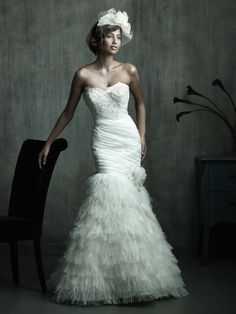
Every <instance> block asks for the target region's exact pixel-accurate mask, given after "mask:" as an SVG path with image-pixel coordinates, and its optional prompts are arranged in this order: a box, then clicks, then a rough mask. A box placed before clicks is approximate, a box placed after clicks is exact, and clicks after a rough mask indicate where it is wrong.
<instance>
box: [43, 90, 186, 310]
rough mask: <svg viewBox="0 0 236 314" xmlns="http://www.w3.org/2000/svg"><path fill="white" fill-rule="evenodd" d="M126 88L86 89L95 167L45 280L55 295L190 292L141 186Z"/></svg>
mask: <svg viewBox="0 0 236 314" xmlns="http://www.w3.org/2000/svg"><path fill="white" fill-rule="evenodd" d="M128 95H129V90H128V88H127V85H126V86H125V85H123V84H116V85H115V86H113V87H111V88H109V89H107V90H100V89H96V88H95V89H87V91H86V92H85V100H86V103H87V104H88V106H89V108H90V110H91V111H92V113H93V115H94V128H93V133H92V137H91V147H92V152H93V157H94V160H95V164H96V168H97V172H96V173H94V174H93V175H91V176H90V177H89V178H88V179H87V180H86V182H85V195H84V197H83V200H82V204H81V206H80V208H79V209H78V212H77V215H76V218H75V221H74V225H73V228H72V229H71V231H70V233H69V235H68V237H67V239H66V242H65V243H66V247H67V249H66V251H65V253H64V254H63V256H62V257H61V258H60V259H59V260H58V265H57V267H56V269H55V271H54V272H53V273H51V274H50V278H49V280H48V281H47V284H48V288H49V290H50V291H51V297H52V300H54V301H55V302H58V303H67V304H77V305H99V304H120V303H131V302H139V301H151V300H156V299H159V298H163V297H168V296H173V297H181V296H186V295H188V294H189V293H188V291H187V290H186V288H185V284H184V282H183V279H182V276H181V271H180V269H179V267H178V265H177V263H178V261H177V259H176V258H175V256H174V255H173V254H172V251H171V250H172V246H171V245H170V244H169V243H168V241H167V240H166V236H165V234H164V232H163V231H162V229H161V226H160V224H159V222H158V220H157V217H156V215H155V214H154V212H153V210H152V200H153V199H152V197H151V196H150V195H149V194H148V192H147V190H146V188H145V186H144V182H145V179H146V171H145V169H144V168H143V167H142V166H141V142H140V138H139V133H138V130H137V128H136V125H135V123H134V121H133V120H132V119H131V117H130V116H129V115H128V113H127V106H128ZM109 106H110V107H109Z"/></svg>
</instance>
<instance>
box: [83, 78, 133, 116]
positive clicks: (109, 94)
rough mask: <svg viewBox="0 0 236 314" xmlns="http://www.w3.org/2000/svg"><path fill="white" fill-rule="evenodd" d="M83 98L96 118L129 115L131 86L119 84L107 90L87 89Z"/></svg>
mask: <svg viewBox="0 0 236 314" xmlns="http://www.w3.org/2000/svg"><path fill="white" fill-rule="evenodd" d="M83 98H84V100H85V102H86V104H87V106H88V107H89V109H90V111H91V112H92V114H93V116H94V117H98V116H106V115H109V116H112V117H116V116H117V115H119V114H127V113H128V103H129V85H127V84H125V83H122V82H118V83H116V84H114V85H111V86H109V87H107V88H106V89H103V88H99V87H85V89H84V92H83Z"/></svg>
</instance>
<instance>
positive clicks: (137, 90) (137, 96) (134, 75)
mask: <svg viewBox="0 0 236 314" xmlns="http://www.w3.org/2000/svg"><path fill="white" fill-rule="evenodd" d="M128 71H129V77H130V85H129V86H130V91H131V93H132V95H133V97H134V100H135V110H136V118H137V128H138V130H139V134H140V138H141V144H142V151H141V154H142V156H141V160H142V161H143V159H144V158H145V155H146V151H147V145H146V139H145V133H146V108H145V104H144V99H143V95H142V91H141V86H140V79H139V74H138V70H137V68H136V67H135V66H134V65H133V64H129V69H128Z"/></svg>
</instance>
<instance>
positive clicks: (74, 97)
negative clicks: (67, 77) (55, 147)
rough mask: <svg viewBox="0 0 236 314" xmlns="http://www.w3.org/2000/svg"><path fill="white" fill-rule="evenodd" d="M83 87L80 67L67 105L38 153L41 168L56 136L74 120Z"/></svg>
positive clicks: (72, 84)
mask: <svg viewBox="0 0 236 314" xmlns="http://www.w3.org/2000/svg"><path fill="white" fill-rule="evenodd" d="M82 88H83V70H82V69H79V70H77V71H76V72H75V73H74V77H73V80H72V83H71V88H70V95H69V98H68V101H67V104H66V106H65V109H64V110H63V111H62V113H61V114H60V116H59V118H58V119H57V121H56V123H55V125H54V127H53V129H52V131H51V132H50V134H49V136H48V138H47V140H46V143H45V145H44V147H43V148H42V150H41V152H40V153H39V155H38V163H39V167H40V169H41V168H42V164H41V162H42V161H43V164H45V163H46V158H47V155H48V153H49V149H50V146H51V144H52V143H53V141H54V140H55V138H56V137H57V136H58V135H59V134H60V133H61V132H62V130H63V129H64V128H65V127H66V125H67V124H68V123H69V122H70V121H71V120H72V118H73V116H74V111H75V109H76V107H77V104H78V102H79V100H80V98H81V94H82Z"/></svg>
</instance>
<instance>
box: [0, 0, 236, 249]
mask: <svg viewBox="0 0 236 314" xmlns="http://www.w3.org/2000/svg"><path fill="white" fill-rule="evenodd" d="M118 4H119V6H118ZM110 7H115V8H117V9H121V10H126V11H127V12H128V14H129V16H130V21H131V23H132V28H133V31H134V39H133V41H131V42H130V43H129V44H128V45H127V46H124V47H123V48H122V49H121V50H120V52H119V54H118V55H117V59H118V60H119V61H122V62H130V63H134V64H135V65H136V66H137V67H138V69H139V72H140V77H141V83H142V90H143V94H144V97H145V102H146V108H147V145H148V152H147V156H146V159H145V163H144V166H145V168H146V170H147V174H148V178H147V181H146V187H147V188H148V190H149V192H150V194H151V196H152V197H154V198H155V202H154V211H155V213H156V214H157V216H158V219H159V221H160V223H161V225H162V227H163V230H164V231H165V233H166V235H167V237H168V240H169V242H171V243H172V244H173V245H174V246H175V247H176V248H178V249H180V250H183V251H184V252H189V250H191V251H192V250H194V249H195V248H196V247H197V245H198V243H199V229H198V226H199V218H198V210H197V207H196V197H195V190H194V188H195V169H194V156H195V155H197V154H223V153H227V152H229V150H230V146H231V138H230V134H229V132H228V130H226V129H224V125H223V123H222V122H221V121H220V120H218V119H217V118H216V117H215V116H213V115H210V114H206V113H205V112H199V113H197V114H192V115H189V116H186V117H184V118H183V120H182V122H181V123H177V122H176V120H175V115H176V113H177V112H179V111H180V110H182V109H185V108H186V109H187V108H188V106H187V105H183V104H173V103H172V98H173V97H174V96H179V97H182V96H184V95H185V86H186V85H188V84H191V85H192V86H193V87H194V88H195V89H197V90H198V91H201V92H203V93H206V94H207V95H209V96H210V97H212V98H213V99H215V100H217V101H218V102H219V103H220V104H221V106H222V108H224V110H225V111H226V112H227V114H229V115H231V116H232V114H233V111H232V109H231V107H230V105H229V102H228V101H227V99H226V98H225V97H224V96H222V94H221V92H220V91H219V90H218V89H216V88H214V87H212V86H211V81H212V80H213V79H214V78H216V77H218V78H220V79H222V81H223V82H224V84H225V86H226V87H227V88H228V90H229V91H232V92H233V96H234V98H235V91H234V90H233V88H234V86H235V44H234V42H233V41H234V39H235V35H236V34H235V20H234V17H235V13H236V12H235V8H236V4H235V1H233V0H224V1H221V0H215V1H210V0H200V1H196V0H176V1H170V0H169V1H168V0H159V1H157V0H156V1H155V0H120V1H119V2H118V1H105V0H99V1H98V0H97V1H94V0H93V1H87V0H71V1H68V0H67V1H66V0H57V1H56V0H54V1H53V0H48V1H36V0H28V1H23V0H22V1H20V0H11V1H7V0H5V1H4V0H0V43H1V46H0V54H1V55H0V73H1V75H0V82H1V83H0V89H1V100H0V104H1V115H0V119H1V120H0V124H1V128H0V132H1V133H0V137H1V142H0V145H1V158H0V169H1V176H0V191H1V193H0V204H1V212H0V214H6V213H7V206H8V200H9V195H10V185H11V181H12V177H13V172H14V167H15V162H16V158H17V154H18V151H19V149H20V146H21V143H22V141H23V140H24V139H26V138H36V139H46V138H47V136H48V134H49V132H50V130H51V129H52V127H53V125H54V123H55V121H56V119H57V117H58V116H59V114H60V113H61V111H62V110H63V108H64V106H65V104H66V101H67V97H68V95H69V89H70V84H71V79H72V76H73V73H74V71H75V70H76V69H77V68H79V67H80V66H82V65H84V64H86V63H89V62H91V61H92V60H94V56H93V55H92V53H91V52H90V51H89V49H88V48H87V47H86V45H85V41H84V39H85V36H86V34H87V32H88V30H89V28H90V27H91V25H92V24H93V23H94V22H95V21H96V15H97V13H98V12H99V11H101V10H106V9H108V8H110ZM129 110H130V114H131V115H132V117H133V118H134V119H135V111H134V102H133V99H132V98H131V100H130V107H129ZM91 131H92V116H91V114H90V112H89V110H88V108H87V107H86V105H85V103H84V101H83V99H81V101H80V103H79V105H78V107H77V109H76V113H75V116H74V119H73V120H72V121H71V123H70V124H69V125H68V126H67V128H66V129H65V130H64V131H63V132H62V133H61V134H60V136H59V137H65V138H66V139H67V140H68V142H69V147H68V149H67V150H66V151H65V152H63V153H62V154H61V156H60V157H59V160H58V163H57V164H56V167H55V171H54V174H53V178H52V181H51V185H50V187H49V191H48V198H47V203H46V211H45V219H44V228H43V239H42V241H43V243H44V244H45V245H50V244H57V245H59V246H60V245H61V244H63V243H64V240H65V238H66V236H67V234H68V232H69V230H70V229H71V227H72V225H73V221H74V219H75V215H76V212H77V210H78V208H79V204H80V202H81V199H82V195H83V191H84V182H85V180H86V178H87V177H88V176H89V175H90V174H91V173H92V172H93V171H94V170H95V166H94V163H93V159H92V155H91V152H90V136H91Z"/></svg>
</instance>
